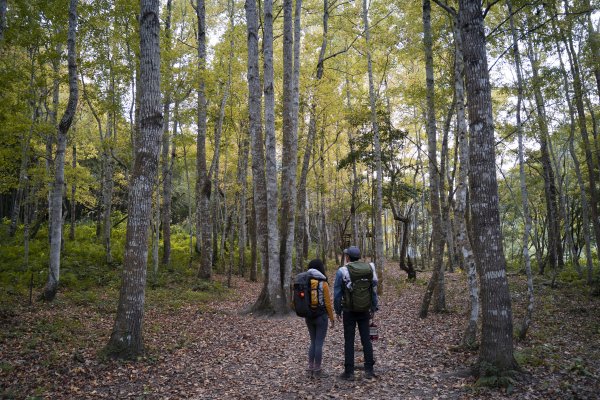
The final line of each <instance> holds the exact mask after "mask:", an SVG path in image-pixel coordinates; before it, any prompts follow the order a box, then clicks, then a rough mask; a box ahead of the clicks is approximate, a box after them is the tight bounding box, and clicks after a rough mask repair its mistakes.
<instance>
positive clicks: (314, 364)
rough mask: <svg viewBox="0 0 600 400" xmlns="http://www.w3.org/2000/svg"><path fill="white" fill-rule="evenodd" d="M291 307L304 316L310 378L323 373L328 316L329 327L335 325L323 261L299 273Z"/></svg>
mask: <svg viewBox="0 0 600 400" xmlns="http://www.w3.org/2000/svg"><path fill="white" fill-rule="evenodd" d="M294 308H295V309H296V313H297V314H298V315H299V316H301V317H304V320H305V321H306V326H307V328H308V333H309V335H310V346H309V347H308V374H309V376H310V377H315V378H320V377H323V376H325V374H324V373H323V371H322V369H321V361H322V360H323V343H324V342H325V336H326V335H327V318H328V317H329V320H330V321H331V328H332V329H333V327H334V326H335V319H334V318H333V307H332V306H331V295H330V291H329V285H328V284H327V277H326V276H325V267H324V266H323V261H321V260H319V259H318V258H317V259H314V260H311V261H310V262H309V263H308V270H307V271H306V272H304V273H300V274H298V276H297V277H296V283H295V284H294Z"/></svg>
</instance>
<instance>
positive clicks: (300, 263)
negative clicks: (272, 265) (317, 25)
mask: <svg viewBox="0 0 600 400" xmlns="http://www.w3.org/2000/svg"><path fill="white" fill-rule="evenodd" d="M296 1H298V0H296ZM296 12H298V4H297V3H296ZM328 21H329V2H328V0H324V1H323V36H322V40H321V50H320V51H319V59H318V61H317V75H316V84H318V83H319V81H320V80H321V78H322V77H323V63H324V59H325V52H326V50H327V42H328V36H327V33H328V29H329V22H328ZM294 56H295V55H294ZM316 84H315V85H316ZM309 110H310V111H309V112H310V120H309V122H308V135H307V136H306V145H305V147H304V155H303V156H302V169H301V171H300V178H299V179H298V191H297V205H298V210H297V214H296V219H297V221H296V235H295V236H296V238H297V239H296V241H295V242H296V271H302V270H304V254H305V249H306V248H307V247H308V240H307V237H308V235H306V234H305V232H306V230H307V229H308V224H307V218H306V213H307V210H306V203H307V196H306V181H307V179H308V170H309V164H310V158H311V155H312V151H313V142H314V140H315V137H316V135H317V115H316V112H317V104H316V100H315V97H314V96H313V98H312V101H311V104H310V107H309Z"/></svg>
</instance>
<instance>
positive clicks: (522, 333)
mask: <svg viewBox="0 0 600 400" xmlns="http://www.w3.org/2000/svg"><path fill="white" fill-rule="evenodd" d="M506 6H507V8H508V19H509V21H510V30H511V33H512V39H513V46H512V47H513V55H514V59H515V70H516V72H517V112H516V119H517V137H518V142H519V182H520V184H521V204H522V207H523V219H524V221H523V222H524V226H525V228H524V229H523V261H524V263H525V272H526V274H527V294H528V300H529V301H528V303H527V311H526V312H525V318H523V323H522V324H521V329H520V330H519V339H520V340H523V339H525V337H526V336H527V331H528V330H529V325H530V324H531V317H532V315H533V305H534V297H533V278H532V276H531V260H530V257H529V235H530V233H531V215H530V214H529V194H528V192H527V184H526V183H525V157H524V156H523V153H524V151H523V125H522V122H521V104H522V102H523V77H522V74H521V54H520V53H519V38H518V36H517V31H516V29H515V23H514V17H513V13H512V7H511V4H510V0H506ZM540 117H541V116H540ZM544 141H545V140H544ZM546 157H547V160H546V162H547V164H548V165H547V166H548V167H549V168H550V171H551V172H550V173H551V179H552V182H551V183H549V182H548V181H547V179H544V181H546V186H551V185H552V186H554V173H553V171H552V166H551V165H550V157H549V155H548V150H547V147H546ZM544 170H546V167H544ZM544 177H545V178H546V172H544ZM549 195H550V193H548V192H546V199H547V200H546V204H548V203H549V201H548V198H549V197H550V196H549ZM553 195H554V199H553V201H554V205H553V211H552V212H553V213H554V215H553V216H554V217H556V216H557V214H556V211H557V207H556V188H555V190H554V193H553ZM550 216H551V214H550V210H548V218H549V219H550ZM554 225H556V228H558V222H557V221H556V222H555V221H548V234H550V231H551V229H554V228H551V227H552V226H554ZM555 233H556V234H558V231H555ZM553 240H554V243H552V242H551V240H550V238H549V239H548V243H549V245H550V247H549V250H550V251H549V253H550V254H553V255H554V261H555V262H556V261H557V257H558V256H559V252H558V251H557V246H560V240H558V237H556V236H555V237H554V239H553ZM561 247H562V246H561ZM560 253H561V254H560V257H562V249H561V251H560ZM555 268H556V265H555Z"/></svg>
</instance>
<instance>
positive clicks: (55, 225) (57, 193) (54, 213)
mask: <svg viewBox="0 0 600 400" xmlns="http://www.w3.org/2000/svg"><path fill="white" fill-rule="evenodd" d="M76 31H77V0H70V2H69V31H68V33H67V54H68V70H69V100H68V103H67V108H66V110H65V112H64V114H63V116H62V118H61V120H60V124H58V137H57V146H56V158H55V165H56V170H55V175H54V185H53V189H52V197H51V199H52V202H51V204H52V207H51V208H50V220H51V227H52V231H51V234H50V237H51V242H50V268H49V272H48V281H47V283H46V286H45V288H44V292H43V294H42V297H43V298H44V300H46V301H52V300H53V299H54V297H55V296H56V292H57V290H58V282H59V280H60V252H61V241H62V228H63V219H62V201H63V191H64V186H65V148H66V145H67V133H68V132H69V128H70V127H71V123H72V122H73V119H74V117H75V111H76V109H77V100H78V98H79V92H78V87H77V59H76V57H77V53H76V51H75V35H76Z"/></svg>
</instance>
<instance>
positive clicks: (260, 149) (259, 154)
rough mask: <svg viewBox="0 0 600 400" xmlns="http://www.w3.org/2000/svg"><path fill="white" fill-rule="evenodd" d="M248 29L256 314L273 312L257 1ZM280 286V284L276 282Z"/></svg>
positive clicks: (249, 3)
mask: <svg viewBox="0 0 600 400" xmlns="http://www.w3.org/2000/svg"><path fill="white" fill-rule="evenodd" d="M244 7H245V9H246V23H247V29H248V122H249V129H250V139H251V148H252V179H253V185H252V186H253V194H254V196H253V197H254V200H253V206H254V221H255V224H253V225H254V228H255V233H256V235H255V236H256V239H257V247H258V249H259V252H260V258H261V265H262V271H263V275H264V278H265V279H264V285H263V289H262V291H261V293H260V296H259V298H258V300H257V301H256V303H255V304H254V305H253V309H255V310H264V309H269V308H271V309H272V305H271V292H270V288H271V286H270V282H269V278H268V273H269V247H268V237H267V233H268V231H267V220H268V219H267V180H266V176H265V150H264V139H263V131H262V117H261V108H262V92H261V89H260V73H259V53H258V10H257V7H256V0H246V3H245V6H244ZM277 284H278V285H279V282H277Z"/></svg>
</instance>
